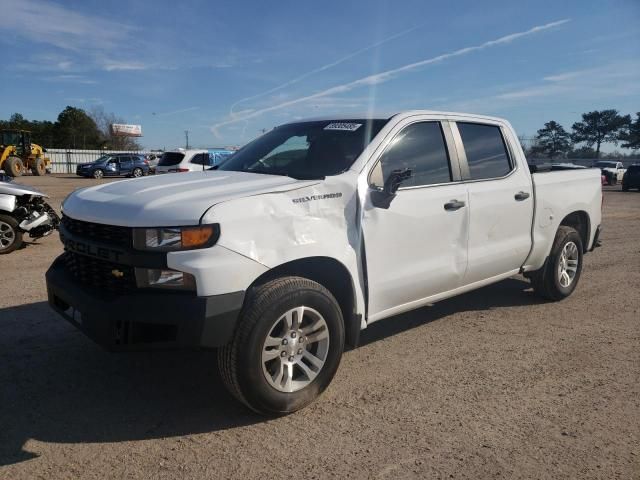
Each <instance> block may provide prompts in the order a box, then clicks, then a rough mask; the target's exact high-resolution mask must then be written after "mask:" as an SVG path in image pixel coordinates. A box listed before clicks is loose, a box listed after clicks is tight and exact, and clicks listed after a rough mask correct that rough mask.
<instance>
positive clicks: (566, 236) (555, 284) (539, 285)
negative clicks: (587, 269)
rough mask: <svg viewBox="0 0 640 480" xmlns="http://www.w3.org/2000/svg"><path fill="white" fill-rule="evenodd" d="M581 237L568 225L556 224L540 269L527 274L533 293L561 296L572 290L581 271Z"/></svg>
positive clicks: (563, 296) (570, 292) (551, 296)
mask: <svg viewBox="0 0 640 480" xmlns="http://www.w3.org/2000/svg"><path fill="white" fill-rule="evenodd" d="M582 252H583V248H582V239H581V238H580V234H579V233H578V232H577V231H576V230H575V229H574V228H571V227H567V226H564V225H562V226H560V227H559V228H558V232H557V233H556V238H555V240H554V242H553V247H552V249H551V253H550V254H549V257H548V258H547V261H546V262H545V264H544V265H543V267H542V268H541V269H540V270H537V271H535V272H533V273H532V274H531V283H532V285H533V289H534V291H535V292H536V294H537V295H539V296H541V297H543V298H546V299H547V300H562V299H563V298H566V297H568V296H569V295H571V294H572V293H573V291H574V290H575V289H576V286H577V284H578V280H580V273H581V272H582V255H583V253H582Z"/></svg>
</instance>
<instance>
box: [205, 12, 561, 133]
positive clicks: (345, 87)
mask: <svg viewBox="0 0 640 480" xmlns="http://www.w3.org/2000/svg"><path fill="white" fill-rule="evenodd" d="M569 21H570V20H569V19H563V20H558V21H555V22H551V23H546V24H544V25H537V26H535V27H533V28H530V29H529V30H525V31H522V32H516V33H512V34H509V35H505V36H503V37H500V38H497V39H495V40H489V41H487V42H484V43H482V44H480V45H474V46H471V47H466V48H461V49H458V50H454V51H453V52H449V53H444V54H442V55H438V56H436V57H432V58H427V59H425V60H420V61H418V62H414V63H409V64H407V65H403V66H401V67H398V68H394V69H391V70H386V71H384V72H380V73H376V74H373V75H369V76H366V77H363V78H360V79H358V80H354V81H352V82H348V83H345V84H342V85H337V86H335V87H331V88H328V89H326V90H323V91H320V92H317V93H314V94H311V95H307V96H304V97H299V98H296V99H293V100H288V101H285V102H282V103H280V104H277V105H273V106H270V107H265V108H261V109H258V110H255V111H253V112H251V113H249V114H246V115H243V116H239V115H237V116H231V117H230V118H229V119H227V120H224V121H222V122H218V123H216V124H215V125H213V126H212V127H211V131H212V132H213V134H214V135H216V136H217V137H219V136H220V132H219V129H220V128H221V127H223V126H225V125H230V124H233V123H236V122H241V121H245V120H249V119H251V118H255V117H258V116H260V115H262V114H264V113H268V112H272V111H274V110H280V109H282V108H286V107H289V106H292V105H296V104H299V103H304V102H309V101H315V100H316V99H318V98H322V97H326V96H330V95H338V94H343V93H347V92H350V91H351V90H354V89H356V88H359V87H365V86H373V85H378V84H381V83H385V82H388V81H389V80H392V79H394V78H397V77H399V76H401V75H403V74H405V73H409V72H412V71H415V70H418V69H420V68H423V67H426V66H428V65H432V64H435V63H440V62H442V61H444V60H448V59H450V58H454V57H459V56H463V55H468V54H469V53H473V52H478V51H481V50H485V49H487V48H491V47H494V46H497V45H505V44H508V43H511V42H513V41H515V40H517V39H519V38H523V37H527V36H530V35H534V34H536V33H539V32H542V31H545V30H549V29H551V28H554V27H558V26H560V25H563V24H565V23H567V22H569Z"/></svg>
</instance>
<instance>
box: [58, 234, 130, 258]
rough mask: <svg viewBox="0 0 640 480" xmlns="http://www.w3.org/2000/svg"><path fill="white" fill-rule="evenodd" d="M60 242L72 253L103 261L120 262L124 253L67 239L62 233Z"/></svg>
mask: <svg viewBox="0 0 640 480" xmlns="http://www.w3.org/2000/svg"><path fill="white" fill-rule="evenodd" d="M60 240H61V241H62V243H63V244H64V248H65V249H66V250H68V251H70V252H74V253H79V254H81V255H88V256H90V257H95V258H101V259H103V260H109V261H113V262H118V260H119V259H120V257H121V256H122V255H123V252H121V251H119V250H113V249H111V248H106V247H98V246H96V245H92V244H90V243H85V242H81V241H78V240H75V239H72V238H68V237H65V236H64V235H63V234H62V232H61V233H60Z"/></svg>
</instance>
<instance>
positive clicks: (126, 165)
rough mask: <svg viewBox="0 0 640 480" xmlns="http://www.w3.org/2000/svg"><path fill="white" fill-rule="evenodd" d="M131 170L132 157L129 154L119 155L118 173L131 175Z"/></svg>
mask: <svg viewBox="0 0 640 480" xmlns="http://www.w3.org/2000/svg"><path fill="white" fill-rule="evenodd" d="M131 170H133V158H132V157H130V156H122V157H120V175H131Z"/></svg>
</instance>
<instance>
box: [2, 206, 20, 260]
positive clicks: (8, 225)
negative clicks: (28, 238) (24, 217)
mask: <svg viewBox="0 0 640 480" xmlns="http://www.w3.org/2000/svg"><path fill="white" fill-rule="evenodd" d="M21 246H22V231H21V230H20V229H19V228H18V222H17V221H16V219H15V218H13V217H10V216H8V215H0V255H3V254H5V253H11V252H13V251H14V250H17V249H18V248H20V247H21Z"/></svg>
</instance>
